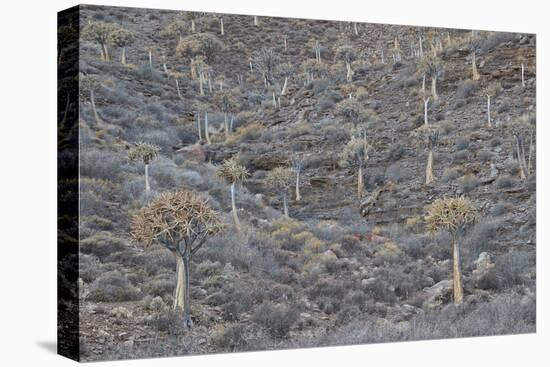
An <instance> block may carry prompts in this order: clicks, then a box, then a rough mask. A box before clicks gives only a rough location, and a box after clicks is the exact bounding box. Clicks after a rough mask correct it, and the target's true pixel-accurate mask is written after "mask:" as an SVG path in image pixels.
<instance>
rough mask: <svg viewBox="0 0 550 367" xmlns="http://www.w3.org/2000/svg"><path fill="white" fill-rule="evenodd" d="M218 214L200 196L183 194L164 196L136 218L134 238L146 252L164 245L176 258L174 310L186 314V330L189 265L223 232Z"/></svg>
mask: <svg viewBox="0 0 550 367" xmlns="http://www.w3.org/2000/svg"><path fill="white" fill-rule="evenodd" d="M222 229H223V225H222V223H221V221H220V219H219V215H218V213H216V212H215V211H213V210H212V209H210V208H209V206H208V205H207V202H206V201H205V200H202V199H200V198H199V197H198V196H197V195H196V194H194V193H192V192H190V191H186V190H181V191H175V192H169V193H164V194H161V195H160V196H159V197H157V198H156V199H154V200H153V201H152V202H151V203H149V204H148V205H147V206H145V207H143V208H142V209H141V210H139V211H138V212H137V214H135V215H134V216H133V217H132V238H133V239H134V241H136V242H138V243H142V244H143V245H144V247H145V248H146V249H148V248H150V247H151V246H154V245H160V246H162V247H164V248H166V249H168V250H169V251H171V252H172V254H174V257H175V258H176V280H177V281H176V289H175V292H174V294H175V296H174V305H173V308H174V310H180V311H181V312H182V313H183V321H184V324H185V326H186V327H188V328H190V327H191V326H192V321H191V317H190V311H191V309H190V295H189V261H190V259H191V258H192V257H193V255H194V254H195V253H196V252H197V251H198V250H199V249H200V248H201V247H202V246H203V245H204V243H205V241H206V239H207V238H208V236H211V235H214V234H217V233H219V232H221V231H222Z"/></svg>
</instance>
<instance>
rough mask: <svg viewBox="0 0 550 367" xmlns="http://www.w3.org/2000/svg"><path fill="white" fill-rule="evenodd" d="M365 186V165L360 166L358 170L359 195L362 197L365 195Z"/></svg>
mask: <svg viewBox="0 0 550 367" xmlns="http://www.w3.org/2000/svg"><path fill="white" fill-rule="evenodd" d="M364 188H365V183H364V181H363V166H361V165H360V166H359V169H358V171H357V197H358V198H359V199H361V198H362V197H363V190H364Z"/></svg>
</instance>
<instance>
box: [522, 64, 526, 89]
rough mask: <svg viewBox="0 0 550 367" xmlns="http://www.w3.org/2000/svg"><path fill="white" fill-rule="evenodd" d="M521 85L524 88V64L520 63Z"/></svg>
mask: <svg viewBox="0 0 550 367" xmlns="http://www.w3.org/2000/svg"><path fill="white" fill-rule="evenodd" d="M521 86H522V87H523V88H525V65H523V63H521Z"/></svg>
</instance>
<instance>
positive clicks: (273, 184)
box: [266, 167, 294, 218]
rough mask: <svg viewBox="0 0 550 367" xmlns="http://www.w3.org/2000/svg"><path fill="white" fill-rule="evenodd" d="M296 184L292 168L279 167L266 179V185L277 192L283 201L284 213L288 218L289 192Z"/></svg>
mask: <svg viewBox="0 0 550 367" xmlns="http://www.w3.org/2000/svg"><path fill="white" fill-rule="evenodd" d="M293 182H294V172H293V171H292V169H290V168H286V167H277V168H274V169H273V170H271V171H270V172H269V173H268V174H267V177H266V184H267V186H268V187H270V188H271V189H273V190H275V191H276V192H277V193H279V195H281V197H282V199H283V211H284V215H285V217H287V218H288V217H289V216H288V199H287V192H288V189H289V188H290V187H291V186H292V183H293Z"/></svg>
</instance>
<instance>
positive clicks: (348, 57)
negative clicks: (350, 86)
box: [336, 45, 358, 82]
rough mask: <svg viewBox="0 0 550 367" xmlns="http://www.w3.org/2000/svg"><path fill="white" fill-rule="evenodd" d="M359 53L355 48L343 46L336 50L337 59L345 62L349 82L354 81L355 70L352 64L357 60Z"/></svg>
mask: <svg viewBox="0 0 550 367" xmlns="http://www.w3.org/2000/svg"><path fill="white" fill-rule="evenodd" d="M357 56H358V53H357V50H356V49H355V47H353V46H349V45H343V46H340V47H338V48H337V49H336V57H337V58H339V59H341V60H342V61H344V63H345V64H346V70H347V73H346V79H347V81H348V82H351V81H352V80H353V70H352V69H351V64H352V63H353V62H354V61H355V60H356V59H357Z"/></svg>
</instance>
